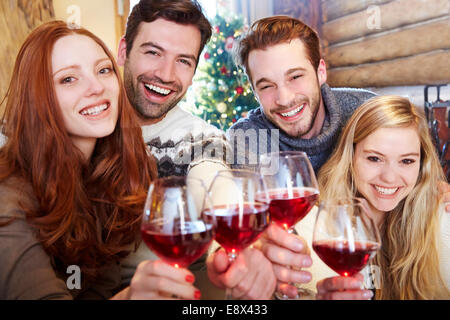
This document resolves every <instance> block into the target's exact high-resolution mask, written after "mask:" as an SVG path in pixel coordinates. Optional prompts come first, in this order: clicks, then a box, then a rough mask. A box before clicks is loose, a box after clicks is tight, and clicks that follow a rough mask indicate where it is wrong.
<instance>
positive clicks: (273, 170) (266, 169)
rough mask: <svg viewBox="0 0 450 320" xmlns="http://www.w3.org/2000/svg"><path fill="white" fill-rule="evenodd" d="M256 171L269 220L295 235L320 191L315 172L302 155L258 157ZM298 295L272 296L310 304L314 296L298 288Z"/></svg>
mask: <svg viewBox="0 0 450 320" xmlns="http://www.w3.org/2000/svg"><path fill="white" fill-rule="evenodd" d="M259 170H260V172H261V174H262V175H263V179H264V182H265V184H266V186H267V191H268V194H269V199H270V206H269V212H270V218H271V220H272V221H273V222H274V223H276V224H278V225H279V226H281V227H282V228H284V229H285V230H286V231H287V232H289V233H294V234H297V233H296V231H295V228H294V227H295V224H296V223H297V222H299V221H300V220H302V219H303V218H304V217H305V216H306V215H307V214H308V212H310V211H311V209H312V208H313V207H314V205H315V203H316V202H317V200H318V197H319V188H318V184H317V180H316V176H315V174H314V170H313V168H312V166H311V163H310V161H309V159H308V156H307V154H306V153H305V152H301V151H281V152H273V153H269V154H264V155H261V157H260V167H259ZM292 285H295V286H296V287H297V295H296V296H294V297H289V296H288V295H286V294H284V293H282V292H279V291H277V292H275V297H276V298H277V299H280V300H309V299H313V298H314V292H312V291H311V290H308V289H306V288H302V287H301V286H300V285H298V284H292Z"/></svg>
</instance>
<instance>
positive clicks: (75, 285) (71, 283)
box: [66, 265, 81, 290]
mask: <svg viewBox="0 0 450 320" xmlns="http://www.w3.org/2000/svg"><path fill="white" fill-rule="evenodd" d="M66 273H67V274H70V276H69V277H67V281H66V286H67V289H69V290H75V289H77V290H80V289H81V269H80V267H79V266H77V265H70V266H68V267H67V270H66Z"/></svg>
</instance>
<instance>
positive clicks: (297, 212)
mask: <svg viewBox="0 0 450 320" xmlns="http://www.w3.org/2000/svg"><path fill="white" fill-rule="evenodd" d="M269 198H270V199H271V201H270V206H269V212H270V218H271V219H272V221H274V222H275V223H277V224H278V225H280V226H281V227H283V228H284V229H286V230H288V229H289V228H291V227H292V226H294V225H295V224H296V223H297V222H299V221H300V220H302V219H303V218H304V217H305V216H306V214H308V212H309V211H310V210H311V209H312V207H313V206H314V205H315V203H316V202H317V199H318V198H319V192H318V190H317V189H315V188H293V189H291V190H287V189H278V190H271V191H269Z"/></svg>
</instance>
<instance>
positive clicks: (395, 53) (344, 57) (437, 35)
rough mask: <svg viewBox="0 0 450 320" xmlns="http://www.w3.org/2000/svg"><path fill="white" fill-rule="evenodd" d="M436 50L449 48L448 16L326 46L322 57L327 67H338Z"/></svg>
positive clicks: (449, 24)
mask: <svg viewBox="0 0 450 320" xmlns="http://www.w3.org/2000/svg"><path fill="white" fill-rule="evenodd" d="M437 49H450V21H449V19H448V18H447V17H444V19H440V20H437V21H433V22H430V23H425V24H420V25H414V26H411V27H408V28H406V29H404V30H399V31H393V32H388V33H384V34H381V35H378V34H377V35H375V36H372V37H370V38H361V39H360V40H358V41H356V42H352V43H351V44H348V45H337V46H331V47H327V48H325V49H324V55H325V61H326V62H327V65H328V66H329V67H340V66H351V65H358V64H363V63H368V62H376V61H382V60H390V59H395V58H399V57H407V56H412V55H416V54H420V53H424V52H429V51H433V50H437Z"/></svg>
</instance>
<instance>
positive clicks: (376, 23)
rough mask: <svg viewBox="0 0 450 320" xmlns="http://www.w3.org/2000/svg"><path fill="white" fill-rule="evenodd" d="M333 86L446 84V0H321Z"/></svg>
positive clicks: (449, 25) (449, 7) (449, 77)
mask: <svg viewBox="0 0 450 320" xmlns="http://www.w3.org/2000/svg"><path fill="white" fill-rule="evenodd" d="M321 12H322V25H321V28H320V29H321V30H320V34H321V39H322V45H323V53H324V57H325V61H326V62H327V66H328V68H329V69H328V83H329V84H330V85H331V86H350V87H385V86H402V85H423V84H438V83H450V0H364V1H360V0H339V1H335V0H321Z"/></svg>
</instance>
